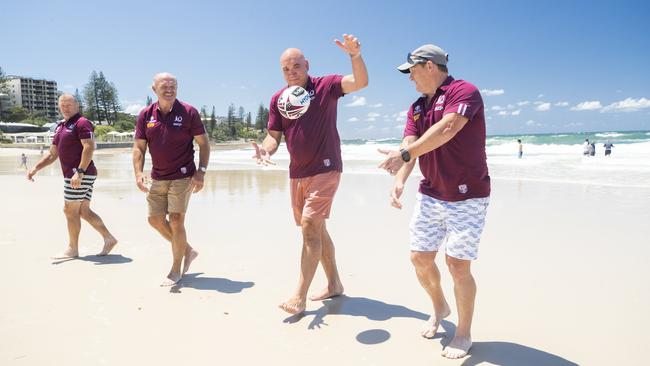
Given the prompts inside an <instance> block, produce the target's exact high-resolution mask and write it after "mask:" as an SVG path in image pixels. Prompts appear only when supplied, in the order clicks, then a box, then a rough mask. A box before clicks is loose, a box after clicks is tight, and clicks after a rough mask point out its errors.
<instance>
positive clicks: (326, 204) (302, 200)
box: [291, 171, 341, 226]
mask: <svg viewBox="0 0 650 366" xmlns="http://www.w3.org/2000/svg"><path fill="white" fill-rule="evenodd" d="M340 181H341V172H337V171H330V172H326V173H321V174H316V175H313V176H311V177H305V178H294V179H291V207H292V208H293V218H294V220H295V221H296V225H298V226H300V223H301V221H302V218H303V217H306V218H309V219H327V218H329V217H330V209H331V208H332V202H333V201H334V195H335V194H336V190H337V189H338V188H339V182H340Z"/></svg>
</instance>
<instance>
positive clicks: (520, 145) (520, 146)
mask: <svg viewBox="0 0 650 366" xmlns="http://www.w3.org/2000/svg"><path fill="white" fill-rule="evenodd" d="M517 144H519V159H521V157H522V156H524V145H522V144H521V140H520V139H518V140H517Z"/></svg>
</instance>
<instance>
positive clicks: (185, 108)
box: [178, 100, 199, 115]
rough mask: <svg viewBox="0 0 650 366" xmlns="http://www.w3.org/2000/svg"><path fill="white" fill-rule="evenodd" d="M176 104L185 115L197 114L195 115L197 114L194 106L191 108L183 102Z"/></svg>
mask: <svg viewBox="0 0 650 366" xmlns="http://www.w3.org/2000/svg"><path fill="white" fill-rule="evenodd" d="M178 104H179V105H180V106H181V108H182V109H183V111H185V113H187V114H197V115H198V114H199V111H198V109H196V108H194V106H192V105H191V104H189V103H185V102H183V101H180V100H179V101H178Z"/></svg>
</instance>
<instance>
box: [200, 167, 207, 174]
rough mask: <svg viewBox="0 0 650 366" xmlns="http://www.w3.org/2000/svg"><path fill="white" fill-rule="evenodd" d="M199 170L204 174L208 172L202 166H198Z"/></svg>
mask: <svg viewBox="0 0 650 366" xmlns="http://www.w3.org/2000/svg"><path fill="white" fill-rule="evenodd" d="M199 170H200V171H202V172H203V173H205V172H207V171H208V168H206V167H204V166H199Z"/></svg>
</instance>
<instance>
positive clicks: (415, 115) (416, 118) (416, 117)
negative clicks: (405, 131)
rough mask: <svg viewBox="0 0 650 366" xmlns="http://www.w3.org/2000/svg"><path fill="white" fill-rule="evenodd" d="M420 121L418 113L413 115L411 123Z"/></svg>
mask: <svg viewBox="0 0 650 366" xmlns="http://www.w3.org/2000/svg"><path fill="white" fill-rule="evenodd" d="M419 119H420V113H417V114H414V115H413V121H417V120H419Z"/></svg>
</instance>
